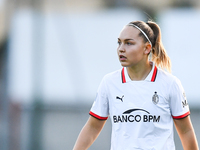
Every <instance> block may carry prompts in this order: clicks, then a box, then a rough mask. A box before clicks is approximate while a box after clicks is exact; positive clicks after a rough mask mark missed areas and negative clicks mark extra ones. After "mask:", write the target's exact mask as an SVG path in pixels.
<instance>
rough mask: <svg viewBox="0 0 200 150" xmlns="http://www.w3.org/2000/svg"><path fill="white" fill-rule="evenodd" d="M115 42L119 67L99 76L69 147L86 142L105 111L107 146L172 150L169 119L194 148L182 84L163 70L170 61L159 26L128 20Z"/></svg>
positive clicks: (187, 147)
mask: <svg viewBox="0 0 200 150" xmlns="http://www.w3.org/2000/svg"><path fill="white" fill-rule="evenodd" d="M118 44H119V46H118V48H117V53H118V56H119V61H120V62H121V65H122V69H121V70H118V71H115V72H113V73H110V74H108V75H106V76H105V77H104V78H103V80H102V82H101V84H100V86H99V89H98V91H97V96H96V99H95V101H94V104H93V106H92V108H91V111H90V115H91V116H90V117H89V120H88V121H87V123H86V125H85V126H84V127H83V129H82V131H81V133H80V135H79V137H78V139H77V141H76V144H75V146H74V150H86V149H87V148H88V147H90V145H91V144H92V143H93V142H94V140H95V139H96V138H97V136H98V135H99V133H100V131H101V129H102V128H103V126H104V124H105V122H106V120H107V118H108V116H110V119H111V122H112V139H111V150H139V149H140V150H175V145H174V139H173V122H174V124H175V127H176V130H177V132H178V134H179V137H180V139H181V142H182V145H183V148H184V150H198V144H197V140H196V137H195V133H194V130H193V127H192V124H191V121H190V117H189V114H190V111H189V106H188V103H187V100H186V96H185V93H184V89H183V87H182V85H181V83H180V81H179V80H178V79H177V78H176V77H175V76H173V75H171V74H170V73H168V72H170V71H171V63H170V59H169V57H168V56H167V53H166V51H165V49H164V47H163V45H162V41H161V31H160V28H159V26H158V25H157V24H156V23H155V22H152V21H148V22H147V23H145V22H142V21H135V22H130V23H129V24H128V25H126V26H125V27H124V28H123V29H122V31H121V33H120V35H119V38H118ZM167 71H168V72H167Z"/></svg>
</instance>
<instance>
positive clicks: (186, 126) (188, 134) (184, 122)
mask: <svg viewBox="0 0 200 150" xmlns="http://www.w3.org/2000/svg"><path fill="white" fill-rule="evenodd" d="M174 124H175V127H176V130H177V132H178V135H179V137H180V139H181V143H182V145H183V149H184V150H191V149H192V150H199V148H198V143H197V139H196V135H195V132H194V129H193V126H192V123H191V120H190V116H187V117H185V118H183V119H179V120H177V119H174Z"/></svg>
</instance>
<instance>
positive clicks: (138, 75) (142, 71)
mask: <svg viewBox="0 0 200 150" xmlns="http://www.w3.org/2000/svg"><path fill="white" fill-rule="evenodd" d="M151 69H152V66H151V64H150V62H149V61H147V62H146V63H142V64H137V65H135V66H131V67H127V71H128V75H129V77H130V79H131V80H133V81H139V80H145V79H146V77H147V76H148V74H149V73H150V71H151Z"/></svg>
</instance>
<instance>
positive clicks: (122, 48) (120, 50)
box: [118, 43, 125, 53]
mask: <svg viewBox="0 0 200 150" xmlns="http://www.w3.org/2000/svg"><path fill="white" fill-rule="evenodd" d="M118 51H119V52H121V53H122V52H125V48H124V44H123V43H122V44H120V45H119V47H118Z"/></svg>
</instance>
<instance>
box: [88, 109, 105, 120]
mask: <svg viewBox="0 0 200 150" xmlns="http://www.w3.org/2000/svg"><path fill="white" fill-rule="evenodd" d="M89 114H90V115H91V116H93V117H95V118H97V119H99V120H107V119H108V117H101V116H99V115H97V114H95V113H93V112H91V111H90V113H89Z"/></svg>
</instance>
